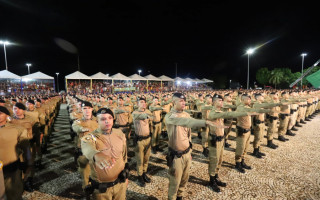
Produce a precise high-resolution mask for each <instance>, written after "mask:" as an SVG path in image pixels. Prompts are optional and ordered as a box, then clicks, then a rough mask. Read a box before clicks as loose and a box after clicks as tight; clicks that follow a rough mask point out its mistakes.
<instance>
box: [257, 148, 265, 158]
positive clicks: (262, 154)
mask: <svg viewBox="0 0 320 200" xmlns="http://www.w3.org/2000/svg"><path fill="white" fill-rule="evenodd" d="M258 153H259V154H260V155H261V156H266V154H265V153H262V152H260V147H258Z"/></svg>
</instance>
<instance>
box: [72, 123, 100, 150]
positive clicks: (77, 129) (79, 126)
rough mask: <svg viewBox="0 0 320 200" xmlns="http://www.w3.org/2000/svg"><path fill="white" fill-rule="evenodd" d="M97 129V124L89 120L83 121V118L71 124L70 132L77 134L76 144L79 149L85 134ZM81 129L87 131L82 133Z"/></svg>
mask: <svg viewBox="0 0 320 200" xmlns="http://www.w3.org/2000/svg"><path fill="white" fill-rule="evenodd" d="M97 128H98V122H97V121H96V120H95V119H89V120H85V119H84V118H81V119H79V120H75V121H74V122H73V123H72V130H73V131H74V132H75V133H77V135H78V137H79V138H78V141H77V142H76V143H77V147H78V148H80V145H81V141H80V140H81V138H82V137H83V136H85V135H86V134H88V133H90V132H92V131H94V130H96V129H97ZM83 129H88V131H86V132H83V131H82V130H83Z"/></svg>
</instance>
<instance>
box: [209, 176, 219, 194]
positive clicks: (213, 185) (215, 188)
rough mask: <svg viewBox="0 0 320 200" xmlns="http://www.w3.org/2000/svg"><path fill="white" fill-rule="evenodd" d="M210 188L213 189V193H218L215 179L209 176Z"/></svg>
mask: <svg viewBox="0 0 320 200" xmlns="http://www.w3.org/2000/svg"><path fill="white" fill-rule="evenodd" d="M210 186H211V188H212V189H213V191H215V192H220V191H221V190H220V188H219V187H218V185H217V183H216V179H215V177H214V176H210Z"/></svg>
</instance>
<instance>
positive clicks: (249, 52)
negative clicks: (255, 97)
mask: <svg viewBox="0 0 320 200" xmlns="http://www.w3.org/2000/svg"><path fill="white" fill-rule="evenodd" d="M254 50H255V49H252V48H250V49H248V50H247V54H248V77H247V90H248V89H249V61H250V55H251V54H253V53H254Z"/></svg>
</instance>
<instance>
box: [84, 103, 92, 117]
mask: <svg viewBox="0 0 320 200" xmlns="http://www.w3.org/2000/svg"><path fill="white" fill-rule="evenodd" d="M82 113H83V117H84V118H85V119H91V116H92V108H91V107H89V106H84V107H82Z"/></svg>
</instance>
